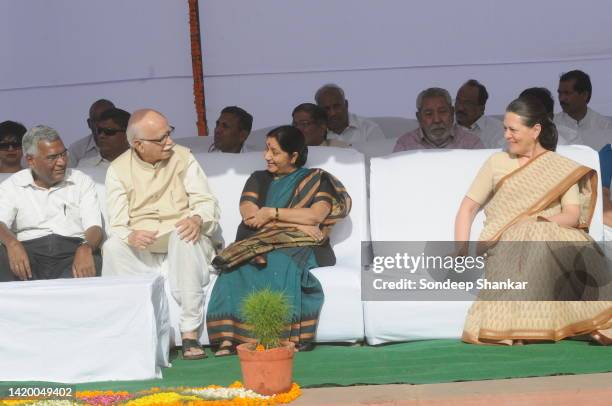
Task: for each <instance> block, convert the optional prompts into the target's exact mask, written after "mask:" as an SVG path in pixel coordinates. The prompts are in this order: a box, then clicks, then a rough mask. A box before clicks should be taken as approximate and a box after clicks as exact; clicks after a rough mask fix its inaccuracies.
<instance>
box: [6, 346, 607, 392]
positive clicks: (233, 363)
mask: <svg viewBox="0 0 612 406" xmlns="http://www.w3.org/2000/svg"><path fill="white" fill-rule="evenodd" d="M209 354H210V353H209ZM173 357H176V353H174V354H173ZM611 371H612V348H610V347H601V346H596V345H592V344H591V343H589V342H584V341H568V340H566V341H561V342H559V343H556V344H530V345H526V346H519V347H497V346H477V345H469V344H464V343H462V342H460V341H458V340H430V341H418V342H411V343H398V344H390V345H384V346H378V347H369V346H363V347H356V346H341V345H319V346H317V347H316V349H315V350H314V351H312V352H308V353H298V354H296V358H295V364H294V381H296V382H297V383H299V384H300V386H302V387H317V386H345V385H355V384H390V383H410V384H424V383H440V382H453V381H475V380H485V379H502V378H518V377H532V376H549V375H567V374H587V373H597V372H611ZM163 375H164V378H163V379H160V380H149V381H128V382H120V381H115V382H96V383H87V384H79V385H76V388H77V390H85V389H89V390H128V391H137V390H142V389H148V388H151V387H176V386H205V385H211V384H217V385H224V386H225V385H228V384H230V383H232V382H233V381H235V380H240V379H241V376H240V365H239V361H238V358H237V357H235V356H231V357H223V358H212V357H209V358H208V359H205V360H201V361H184V360H182V359H180V358H175V359H173V360H172V368H165V369H163ZM3 383H6V382H3ZM0 384H1V383H0Z"/></svg>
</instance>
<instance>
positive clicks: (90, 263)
mask: <svg viewBox="0 0 612 406" xmlns="http://www.w3.org/2000/svg"><path fill="white" fill-rule="evenodd" d="M72 276H74V277H75V278H89V277H92V276H96V265H95V263H94V259H93V250H92V249H91V247H90V246H89V245H87V244H83V245H80V246H79V248H77V250H76V251H75V253H74V262H73V263H72Z"/></svg>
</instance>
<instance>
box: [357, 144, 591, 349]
mask: <svg viewBox="0 0 612 406" xmlns="http://www.w3.org/2000/svg"><path fill="white" fill-rule="evenodd" d="M494 152H497V151H496V150H446V151H432V150H421V151H408V152H400V153H396V154H392V155H390V156H387V157H384V158H373V159H372V160H371V161H370V171H371V172H370V222H371V223H370V226H371V235H372V240H373V241H452V240H453V234H454V222H455V215H456V213H457V210H458V208H459V204H460V202H461V200H462V199H463V197H464V196H465V194H466V192H467V190H468V189H469V187H470V185H471V183H472V181H473V179H474V177H475V176H476V173H477V172H478V170H479V169H480V167H481V166H482V164H483V163H484V161H485V160H486V159H487V158H488V157H489V156H490V155H491V154H493V153H494ZM558 152H559V153H560V154H561V155H564V156H567V157H569V158H571V159H574V160H575V161H577V162H580V163H582V164H584V165H587V166H589V167H591V168H595V169H598V168H599V157H598V154H597V153H596V152H595V151H593V150H592V149H591V148H588V147H582V146H562V147H559V150H558ZM398 179H406V180H405V181H400V182H398ZM600 192H601V187H600V190H599V193H600ZM599 195H600V194H599ZM483 219H484V215H483V214H482V211H481V212H480V213H479V215H478V216H477V217H476V219H475V221H474V225H473V227H472V234H471V239H472V240H477V239H478V236H479V234H480V232H481V230H482V222H483ZM590 234H591V236H592V237H593V238H594V239H595V240H598V241H601V239H602V236H603V219H602V213H601V202H600V201H599V199H598V201H597V206H596V209H595V215H594V217H593V221H592V224H591V228H590ZM469 305H470V302H451V301H449V302H417V301H403V302H397V301H394V302H383V301H368V302H364V323H365V334H366V339H367V341H368V343H371V344H380V343H382V342H385V341H402V340H412V339H427V338H458V337H460V335H461V332H462V326H463V321H464V319H465V314H466V311H467V309H468V308H469Z"/></svg>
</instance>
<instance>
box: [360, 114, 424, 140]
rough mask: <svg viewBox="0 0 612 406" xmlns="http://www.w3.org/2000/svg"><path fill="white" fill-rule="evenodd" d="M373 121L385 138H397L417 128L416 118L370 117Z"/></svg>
mask: <svg viewBox="0 0 612 406" xmlns="http://www.w3.org/2000/svg"><path fill="white" fill-rule="evenodd" d="M370 120H372V121H374V122H375V123H376V124H378V126H379V127H380V129H381V130H382V132H383V134H385V137H386V138H398V137H400V136H402V135H404V134H406V133H407V132H409V131H412V130H415V129H417V128H419V121H418V120H417V119H416V118H404V117H393V116H387V117H370Z"/></svg>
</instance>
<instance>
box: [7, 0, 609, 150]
mask: <svg viewBox="0 0 612 406" xmlns="http://www.w3.org/2000/svg"><path fill="white" fill-rule="evenodd" d="M0 16H1V17H0V19H1V21H0V49H2V50H3V51H4V55H3V58H2V60H3V62H2V64H0V120H6V119H14V120H18V121H22V122H23V123H24V124H25V125H26V126H31V125H34V124H39V123H45V124H49V125H51V126H54V127H56V128H57V129H58V130H60V132H61V133H62V135H63V136H64V138H65V139H67V140H69V141H71V140H74V139H76V138H79V137H81V136H84V135H85V134H87V127H86V125H85V118H86V116H87V110H88V108H89V105H90V104H91V102H92V101H94V100H95V99H97V98H101V97H105V98H109V99H111V100H113V101H115V103H116V104H117V105H118V106H119V107H122V108H125V109H126V110H134V109H136V108H140V107H153V108H157V109H159V110H161V111H162V112H164V113H165V114H166V115H167V116H168V117H169V118H170V121H171V122H172V124H173V125H175V126H176V127H177V134H178V135H179V136H181V137H185V136H190V135H195V132H196V127H195V122H196V117H195V108H194V104H193V95H192V77H191V61H190V54H189V46H190V44H189V27H188V6H187V1H186V0H130V1H122V0H106V1H104V2H99V1H95V0H54V1H45V0H20V1H11V0H0ZM200 20H201V24H202V27H201V28H202V41H203V53H204V73H205V86H206V102H207V118H208V121H209V126H210V127H211V129H212V127H213V126H214V121H215V120H216V118H217V116H218V114H219V111H220V110H221V108H223V107H224V106H226V105H239V106H242V107H244V108H246V109H247V110H248V111H250V112H251V113H252V114H253V115H254V117H255V122H254V128H258V127H265V126H269V125H274V124H279V123H283V122H288V121H289V120H290V112H291V110H292V109H293V107H294V106H295V105H297V104H298V103H301V102H305V101H311V100H312V97H313V93H314V91H315V90H316V89H317V88H318V87H319V86H320V85H321V84H323V83H326V82H336V83H338V84H340V85H341V86H343V87H344V88H345V90H346V91H347V96H348V99H349V102H350V107H351V110H353V111H354V112H357V113H359V114H363V115H369V116H382V115H396V116H406V117H413V116H414V110H415V108H414V99H415V97H416V94H417V93H418V92H419V91H420V90H422V89H423V88H425V87H429V86H441V87H446V88H447V89H448V90H449V91H450V92H451V93H452V94H453V95H454V94H455V92H456V90H457V88H458V87H459V86H460V85H461V83H462V82H464V81H465V80H466V79H468V78H476V79H478V80H480V81H481V82H483V83H484V84H485V85H486V86H487V88H488V89H489V93H490V95H491V96H490V101H489V103H488V105H487V113H488V114H500V113H502V112H503V109H504V107H505V105H506V104H507V103H508V102H509V101H510V100H511V99H513V98H514V97H516V95H517V94H518V93H519V92H520V91H521V90H522V89H523V88H525V87H528V86H546V87H548V88H549V89H550V90H551V91H553V93H556V87H557V81H558V77H559V75H560V74H561V73H562V72H564V71H567V70H570V69H574V68H579V69H583V70H585V71H586V72H588V73H589V74H590V75H591V79H592V81H593V85H594V93H593V98H592V101H591V107H593V108H594V109H596V110H598V111H600V112H602V113H604V114H608V115H612V95H611V93H610V90H611V89H612V43H610V41H609V39H610V38H612V3H609V2H608V1H605V0H600V1H596V0H590V1H589V0H587V1H584V2H581V3H580V4H578V3H576V2H575V1H571V2H570V1H568V0H560V1H558V2H555V3H554V5H553V4H552V3H549V2H542V4H540V3H538V2H530V1H528V0H515V1H513V2H512V3H508V2H502V1H498V0H496V1H491V0H471V1H470V2H455V1H452V0H437V1H436V0H433V1H428V2H419V3H416V2H407V1H402V0H384V1H374V0H335V1H324V0H292V1H291V2H287V1H284V0H258V1H256V2H251V1H247V0H205V1H204V0H203V1H200Z"/></svg>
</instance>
